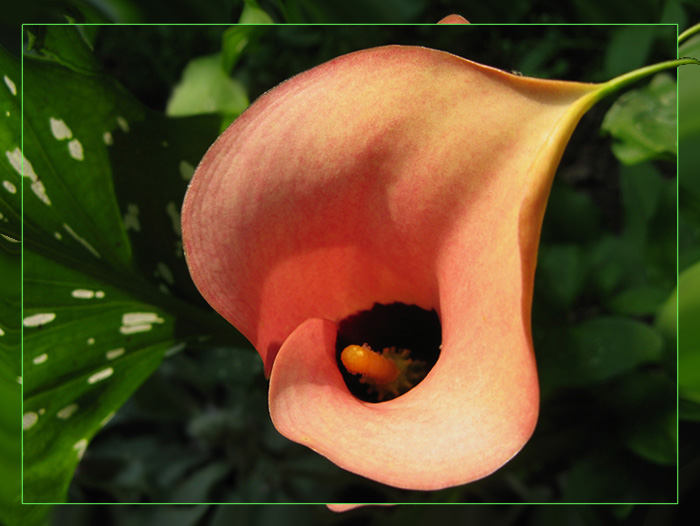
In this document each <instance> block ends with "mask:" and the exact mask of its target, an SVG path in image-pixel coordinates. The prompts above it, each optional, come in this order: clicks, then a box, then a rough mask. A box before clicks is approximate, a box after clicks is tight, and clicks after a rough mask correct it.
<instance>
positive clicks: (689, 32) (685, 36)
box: [678, 24, 700, 44]
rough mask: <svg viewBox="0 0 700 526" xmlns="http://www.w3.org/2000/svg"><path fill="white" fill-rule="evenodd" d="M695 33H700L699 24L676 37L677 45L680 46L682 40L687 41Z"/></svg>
mask: <svg viewBox="0 0 700 526" xmlns="http://www.w3.org/2000/svg"><path fill="white" fill-rule="evenodd" d="M696 33H700V24H695V25H694V26H692V27H689V28H688V29H686V30H685V31H683V32H682V33H681V34H680V35H678V43H679V44H681V43H682V42H683V41H684V40H688V39H689V38H690V37H692V36H693V35H695V34H696Z"/></svg>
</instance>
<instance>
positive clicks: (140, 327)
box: [119, 312, 165, 334]
mask: <svg viewBox="0 0 700 526" xmlns="http://www.w3.org/2000/svg"><path fill="white" fill-rule="evenodd" d="M164 321H165V320H163V318H161V317H160V316H158V314H156V313H155V312H129V313H127V314H124V315H123V316H122V326H121V327H119V331H120V332H121V333H122V334H133V333H135V332H146V331H150V330H151V329H152V328H153V325H152V324H154V323H163V322H164Z"/></svg>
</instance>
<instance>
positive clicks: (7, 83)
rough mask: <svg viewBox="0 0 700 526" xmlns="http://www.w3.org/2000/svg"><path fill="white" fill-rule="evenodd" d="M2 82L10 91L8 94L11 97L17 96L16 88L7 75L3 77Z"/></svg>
mask: <svg viewBox="0 0 700 526" xmlns="http://www.w3.org/2000/svg"><path fill="white" fill-rule="evenodd" d="M3 80H4V81H5V86H7V89H9V90H10V93H12V94H13V95H15V96H16V95H17V86H15V83H14V82H12V79H11V78H10V77H8V76H7V75H5V76H4V77H3Z"/></svg>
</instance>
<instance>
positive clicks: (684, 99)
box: [678, 35, 700, 154]
mask: <svg viewBox="0 0 700 526" xmlns="http://www.w3.org/2000/svg"><path fill="white" fill-rule="evenodd" d="M678 56H679V57H694V58H698V59H700V35H696V36H694V37H692V38H690V39H688V40H687V41H686V42H684V43H683V45H682V46H680V47H679V48H678ZM699 93H700V67H698V66H693V65H689V66H684V67H680V68H678V138H679V139H680V140H683V139H685V138H686V137H690V136H698V135H699V134H700V104H698V99H699V98H700V96H699V95H698V94H699ZM683 153H684V154H685V150H684V151H683Z"/></svg>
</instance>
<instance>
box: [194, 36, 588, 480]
mask: <svg viewBox="0 0 700 526" xmlns="http://www.w3.org/2000/svg"><path fill="white" fill-rule="evenodd" d="M596 88H597V86H596V85H593V84H582V83H573V82H560V81H549V80H538V79H532V78H527V77H522V76H516V75H511V74H509V73H506V72H503V71H500V70H497V69H494V68H490V67H487V66H482V65H479V64H476V63H473V62H470V61H467V60H464V59H462V58H459V57H456V56H454V55H451V54H448V53H445V52H441V51H436V50H432V49H427V48H420V47H404V46H387V47H380V48H374V49H368V50H364V51H359V52H355V53H351V54H348V55H344V56H342V57H339V58H337V59H334V60H332V61H330V62H327V63H325V64H322V65H320V66H318V67H316V68H314V69H311V70H309V71H307V72H304V73H302V74H300V75H298V76H296V77H294V78H292V79H290V80H288V81H286V82H284V83H283V84H281V85H280V86H278V87H276V88H274V89H273V90H271V91H270V92H268V93H266V94H265V95H263V96H262V97H260V98H259V99H258V101H256V102H255V104H253V105H252V106H251V107H250V109H248V110H247V111H246V112H245V113H244V114H243V115H242V116H241V117H240V118H239V119H237V120H236V121H235V122H234V123H233V124H232V125H231V127H229V129H228V130H226V132H224V134H223V135H222V136H221V137H220V138H219V139H218V140H217V141H216V142H215V143H214V145H213V146H212V147H211V148H210V150H209V151H208V152H207V154H206V156H205V157H204V159H203V160H202V162H201V163H200V165H199V167H198V169H197V171H196V174H195V176H194V178H193V180H192V183H191V186H190V188H189V190H188V193H187V196H186V199H185V204H184V207H183V213H182V222H183V239H184V246H185V252H186V256H187V262H188V265H189V267H190V271H191V273H192V276H193V279H194V281H195V283H196V285H197V287H198V288H199V290H200V292H201V293H202V295H203V296H204V298H205V299H206V300H207V301H208V302H209V303H210V304H211V305H212V306H213V307H214V308H215V309H216V310H217V311H218V312H219V313H220V314H221V315H222V316H223V317H224V318H226V319H227V320H228V321H229V322H230V323H232V324H233V325H234V326H235V327H236V328H238V329H239V330H240V331H241V333H242V334H243V335H244V336H246V337H247V338H248V339H249V340H250V341H251V342H252V344H253V345H254V346H255V348H256V349H257V351H258V352H259V353H260V356H261V357H262V359H263V362H264V364H265V372H266V374H267V375H269V376H270V391H269V403H270V413H271V416H272V420H273V422H274V424H275V426H276V427H277V429H278V430H279V431H280V433H282V434H283V435H285V436H287V437H288V438H290V439H291V440H294V441H296V442H299V443H301V444H305V445H307V446H308V447H310V448H311V449H313V450H315V451H317V452H319V453H320V454H322V455H324V456H326V457H327V458H329V459H330V460H332V461H333V462H335V463H336V464H338V465H339V466H341V467H342V468H344V469H347V470H349V471H352V472H354V473H358V474H360V475H363V476H365V477H368V478H371V479H374V480H377V481H379V482H382V483H385V484H390V485H393V486H396V487H400V488H410V489H423V490H430V489H438V488H444V487H447V486H452V485H458V484H463V483H466V482H469V481H472V480H476V479H478V478H481V477H484V476H486V475H488V474H490V473H492V472H493V471H495V470H496V469H498V468H499V467H500V466H502V465H503V464H504V463H506V462H507V461H508V460H509V459H511V458H512V457H513V456H514V455H515V454H516V453H517V452H518V451H519V450H520V449H521V448H522V447H523V445H524V444H525V443H526V442H527V440H528V439H529V437H530V436H531V434H532V432H533V430H534V427H535V424H536V421H537V414H538V405H539V390H538V384H537V372H536V365H535V360H534V355H533V349H532V338H531V334H530V307H531V302H532V289H533V287H532V286H533V278H534V269H535V263H536V259H537V246H538V242H539V233H540V227H541V223H542V217H543V214H544V209H545V205H546V201H547V197H548V194H549V189H550V186H551V181H552V177H553V175H554V171H555V169H556V166H557V164H558V162H559V159H560V157H561V154H562V152H563V149H564V147H565V145H566V142H567V141H568V138H569V136H570V134H571V132H572V131H573V129H574V126H575V125H576V123H577V122H578V120H579V118H580V116H581V115H582V114H583V113H584V112H585V111H586V110H587V109H588V108H589V107H590V105H591V104H592V100H591V97H590V95H591V94H592V93H593V92H594V91H595V90H596ZM394 302H401V303H405V304H409V305H417V306H419V307H422V308H424V309H427V310H430V309H434V310H435V311H436V312H437V313H438V315H439V317H440V321H441V324H442V350H441V354H440V358H439V360H438V362H437V364H436V365H435V366H434V367H433V369H432V370H431V371H430V372H429V374H428V376H427V377H426V378H425V379H424V380H423V381H422V382H421V383H420V384H418V385H417V386H416V387H415V388H413V389H412V390H410V391H409V392H407V393H406V394H404V395H402V396H400V397H398V398H395V399H393V400H390V401H386V402H381V403H368V402H364V401H361V400H359V399H357V398H355V397H354V396H353V395H352V394H351V393H350V392H349V391H348V389H347V387H346V385H345V383H344V381H343V378H342V376H341V373H340V371H339V368H338V367H339V366H338V360H337V358H336V349H335V341H336V334H337V324H338V322H339V321H340V320H342V319H344V318H346V317H347V316H350V315H352V314H354V313H357V312H359V311H362V310H367V309H370V308H371V307H372V306H373V305H374V304H375V303H380V304H389V303H394ZM361 343H362V342H358V344H361Z"/></svg>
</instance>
